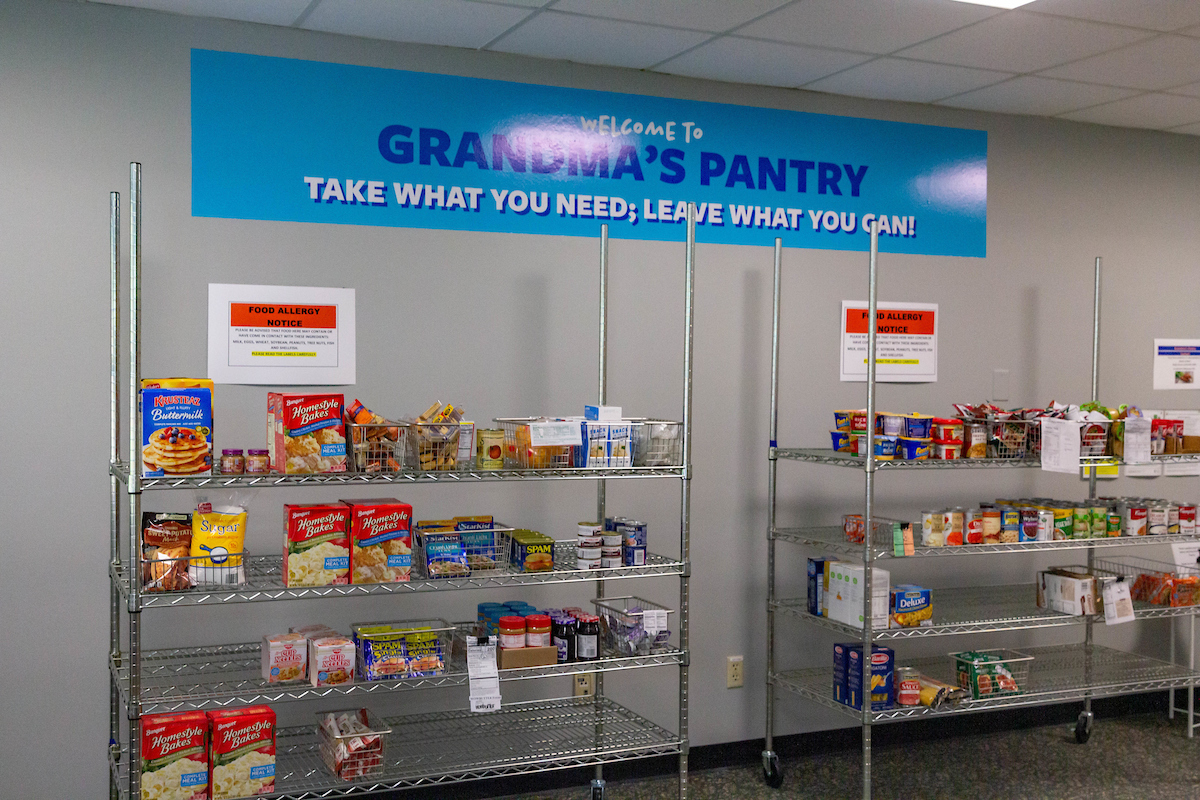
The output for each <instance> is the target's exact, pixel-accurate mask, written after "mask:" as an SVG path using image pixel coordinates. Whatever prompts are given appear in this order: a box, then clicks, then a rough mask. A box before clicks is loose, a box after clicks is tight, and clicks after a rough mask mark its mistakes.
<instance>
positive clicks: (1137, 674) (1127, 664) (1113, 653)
mask: <svg viewBox="0 0 1200 800" xmlns="http://www.w3.org/2000/svg"><path fill="white" fill-rule="evenodd" d="M1023 652H1025V653H1027V654H1028V655H1031V656H1033V657H1034V660H1033V667H1032V669H1031V670H1030V673H1029V681H1028V683H1027V684H1026V685H1027V689H1026V691H1025V692H1024V693H1023V694H1017V695H1006V696H1004V697H996V698H991V699H987V700H964V701H963V702H962V703H960V704H959V705H957V706H954V707H942V708H939V709H936V710H934V709H931V708H926V707H925V706H896V707H894V708H889V709H886V710H884V711H875V712H872V713H871V721H872V722H896V721H899V720H904V719H911V718H913V717H921V716H930V715H932V716H945V715H949V714H966V713H971V712H977V711H993V710H996V709H1001V708H1018V707H1022V706H1039V705H1046V704H1048V703H1064V702H1069V701H1073V700H1082V699H1084V698H1085V697H1092V698H1097V697H1111V696H1115V695H1125V694H1138V693H1140V692H1154V691H1158V690H1160V689H1179V688H1187V687H1189V686H1194V685H1196V683H1197V681H1200V673H1196V672H1192V671H1190V670H1188V669H1185V668H1184V667H1179V666H1176V665H1174V664H1169V663H1167V662H1166V661H1159V660H1157V659H1154V658H1147V657H1146V656H1139V655H1136V654H1134V653H1126V652H1123V651H1121V650H1113V649H1111V648H1108V647H1100V646H1098V645H1092V646H1091V647H1090V648H1089V647H1088V646H1087V645H1082V644H1074V645H1055V646H1051V647H1030V648H1024V650H1023ZM900 666H912V667H916V668H917V669H918V670H920V671H921V672H923V673H925V674H927V675H929V676H931V677H934V678H938V679H940V680H943V681H946V682H947V683H950V684H955V685H956V684H957V682H958V681H957V678H956V677H955V675H954V662H953V661H952V660H951V659H950V658H947V657H946V656H936V657H933V658H921V659H915V660H912V661H908V662H905V663H903V664H900ZM771 682H772V683H773V684H774V685H775V686H778V687H780V688H783V689H788V690H789V691H792V692H795V693H797V694H799V695H801V696H802V697H805V698H807V699H809V700H812V701H814V702H817V703H820V704H821V705H824V706H828V707H829V708H834V709H837V710H839V711H842V712H845V713H846V714H847V715H849V716H851V717H853V718H855V719H861V718H862V714H861V712H860V711H858V710H856V709H853V708H851V707H850V706H847V705H843V704H842V703H839V702H838V701H836V700H834V699H833V671H832V669H802V670H791V671H787V672H777V673H775V674H774V675H772V676H771Z"/></svg>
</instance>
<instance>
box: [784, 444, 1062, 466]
mask: <svg viewBox="0 0 1200 800" xmlns="http://www.w3.org/2000/svg"><path fill="white" fill-rule="evenodd" d="M775 457H776V458H778V459H786V460H789V461H807V462H810V463H813V464H829V465H830V466H834V467H850V468H851V469H866V465H867V460H866V459H865V458H862V457H860V456H852V455H849V454H847V453H840V452H838V451H836V450H832V449H829V448H808V447H777V448H775ZM1038 466H1041V461H1039V460H1038V459H1036V458H955V459H951V460H943V459H923V460H920V461H910V460H904V459H895V460H892V461H876V462H875V468H876V469H877V470H893V469H922V470H924V469H989V468H999V467H1010V468H1011V467H1038Z"/></svg>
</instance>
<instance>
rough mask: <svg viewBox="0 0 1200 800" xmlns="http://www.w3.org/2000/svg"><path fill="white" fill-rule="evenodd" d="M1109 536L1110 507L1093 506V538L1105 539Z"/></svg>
mask: <svg viewBox="0 0 1200 800" xmlns="http://www.w3.org/2000/svg"><path fill="white" fill-rule="evenodd" d="M1107 535H1108V506H1092V538H1093V539H1103V538H1104V537H1105V536H1107Z"/></svg>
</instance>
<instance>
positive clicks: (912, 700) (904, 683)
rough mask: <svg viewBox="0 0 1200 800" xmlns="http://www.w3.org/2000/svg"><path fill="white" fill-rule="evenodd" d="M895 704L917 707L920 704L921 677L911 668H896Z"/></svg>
mask: <svg viewBox="0 0 1200 800" xmlns="http://www.w3.org/2000/svg"><path fill="white" fill-rule="evenodd" d="M896 704H897V705H901V706H919V705H920V704H921V677H920V673H918V672H917V670H916V669H914V668H913V667H897V668H896Z"/></svg>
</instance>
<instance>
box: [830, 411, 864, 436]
mask: <svg viewBox="0 0 1200 800" xmlns="http://www.w3.org/2000/svg"><path fill="white" fill-rule="evenodd" d="M857 413H859V412H857V411H834V412H833V429H834V430H838V431H846V432H849V431H850V429H851V428H852V427H853V426H854V415H855V414H857ZM863 419H864V420H865V419H866V416H865V415H864V417H863Z"/></svg>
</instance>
